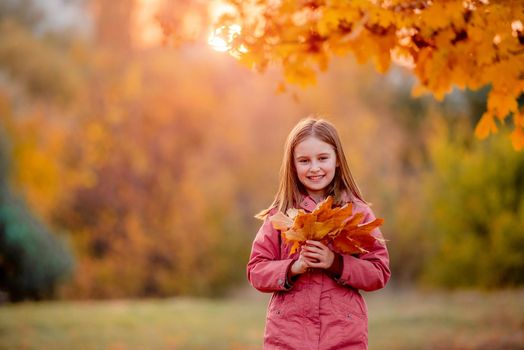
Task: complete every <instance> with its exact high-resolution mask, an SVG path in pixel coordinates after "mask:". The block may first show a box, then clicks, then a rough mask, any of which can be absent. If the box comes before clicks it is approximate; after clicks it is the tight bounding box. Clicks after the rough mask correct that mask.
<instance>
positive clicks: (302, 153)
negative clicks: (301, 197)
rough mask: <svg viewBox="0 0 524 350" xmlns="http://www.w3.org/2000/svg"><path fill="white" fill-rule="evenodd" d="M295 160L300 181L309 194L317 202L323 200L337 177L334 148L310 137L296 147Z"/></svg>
mask: <svg viewBox="0 0 524 350" xmlns="http://www.w3.org/2000/svg"><path fill="white" fill-rule="evenodd" d="M293 160H294V162H295V169H297V176H298V179H299V181H300V182H301V183H302V185H304V186H305V187H306V189H307V191H308V194H309V195H310V196H311V197H313V198H314V199H315V200H317V201H319V200H321V199H323V198H324V195H325V190H326V187H327V186H328V185H329V184H330V183H331V181H332V180H333V178H334V177H335V170H336V168H337V166H338V162H337V156H336V154H335V150H334V149H333V147H332V146H331V145H330V144H328V143H326V142H324V141H321V140H319V139H318V138H316V137H314V136H309V137H308V138H306V139H305V140H303V141H302V142H300V143H299V144H297V145H296V147H295V150H294V152H293Z"/></svg>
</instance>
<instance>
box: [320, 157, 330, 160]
mask: <svg viewBox="0 0 524 350" xmlns="http://www.w3.org/2000/svg"><path fill="white" fill-rule="evenodd" d="M318 159H319V160H327V159H328V157H320V158H318Z"/></svg>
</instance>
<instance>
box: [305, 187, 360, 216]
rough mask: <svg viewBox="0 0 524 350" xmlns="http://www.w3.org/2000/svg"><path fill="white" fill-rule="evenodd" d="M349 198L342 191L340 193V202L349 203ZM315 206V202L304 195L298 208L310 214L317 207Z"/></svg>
mask: <svg viewBox="0 0 524 350" xmlns="http://www.w3.org/2000/svg"><path fill="white" fill-rule="evenodd" d="M349 198H350V197H349V195H348V194H347V193H346V192H345V191H344V192H343V193H342V200H343V201H344V202H346V203H347V202H350V199H349ZM317 204H318V203H317V202H315V200H314V199H313V198H311V196H309V195H305V196H303V197H302V201H301V202H300V204H299V206H300V208H302V209H304V210H306V211H308V212H312V211H313V210H315V208H316V207H317Z"/></svg>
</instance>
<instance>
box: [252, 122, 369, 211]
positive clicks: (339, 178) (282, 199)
mask: <svg viewBox="0 0 524 350" xmlns="http://www.w3.org/2000/svg"><path fill="white" fill-rule="evenodd" d="M310 136H313V137H316V138H318V139H319V140H321V141H323V142H325V143H327V144H329V145H331V146H332V147H333V149H334V150H335V154H336V156H337V161H338V167H337V168H336V171H335V177H334V178H333V181H331V183H330V184H329V186H328V189H327V191H326V194H327V195H331V196H333V197H334V202H335V204H338V205H342V204H343V202H344V201H345V200H349V201H352V202H354V201H355V200H356V199H357V200H360V201H362V202H364V203H366V201H365V200H364V199H363V198H362V194H361V193H360V189H359V188H358V186H357V184H356V182H355V180H354V179H353V175H352V174H351V170H349V166H348V162H347V160H346V156H345V155H344V150H343V148H342V144H341V142H340V138H339V136H338V133H337V130H336V129H335V127H334V126H333V124H331V123H330V122H328V121H326V120H323V119H317V118H314V117H308V118H305V119H302V120H301V121H299V122H298V123H297V125H295V127H294V128H293V130H291V132H290V133H289V135H288V137H287V140H286V144H285V146H284V158H283V159H282V165H281V166H280V183H279V185H278V191H277V193H276V195H275V199H274V200H273V203H271V205H270V206H269V207H268V208H266V209H264V210H262V211H261V212H260V213H258V214H257V215H255V217H256V218H259V219H264V218H265V217H266V216H267V215H268V214H269V212H270V211H271V210H272V209H274V208H277V209H278V210H279V211H282V212H284V213H285V212H286V211H287V210H288V209H289V208H292V207H294V206H296V205H298V204H299V203H300V201H301V200H302V198H303V196H304V195H307V191H306V189H305V188H304V185H302V183H300V181H299V180H298V176H297V171H296V168H295V162H294V156H293V153H294V151H295V147H296V146H297V145H298V144H299V143H300V142H302V141H304V140H305V139H306V138H308V137H310ZM344 195H346V196H348V197H349V198H347V197H346V198H344Z"/></svg>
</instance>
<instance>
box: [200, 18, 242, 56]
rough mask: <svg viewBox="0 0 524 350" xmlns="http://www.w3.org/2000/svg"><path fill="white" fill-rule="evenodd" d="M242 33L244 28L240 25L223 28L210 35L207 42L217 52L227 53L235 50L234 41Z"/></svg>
mask: <svg viewBox="0 0 524 350" xmlns="http://www.w3.org/2000/svg"><path fill="white" fill-rule="evenodd" d="M241 31H242V28H241V27H240V26H239V25H238V24H234V25H231V26H222V27H220V28H217V29H215V31H214V32H213V33H211V34H210V35H209V38H208V41H207V42H208V44H209V45H210V46H211V47H212V48H213V49H215V50H216V51H219V52H227V51H230V50H232V49H233V41H234V40H235V38H236V37H237V36H238V35H240V33H241ZM244 49H245V47H244Z"/></svg>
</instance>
